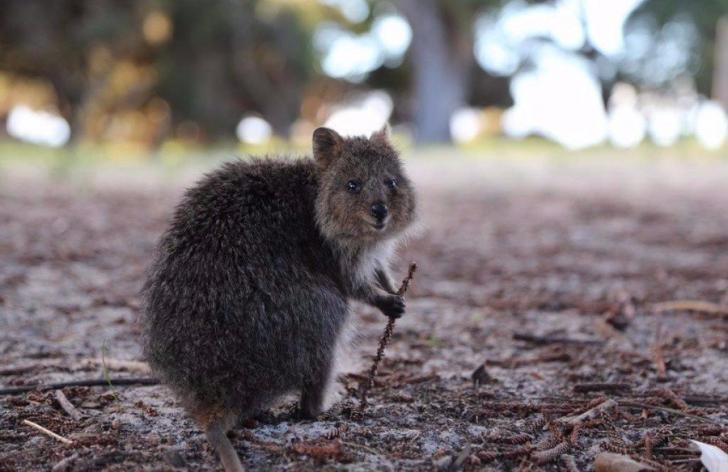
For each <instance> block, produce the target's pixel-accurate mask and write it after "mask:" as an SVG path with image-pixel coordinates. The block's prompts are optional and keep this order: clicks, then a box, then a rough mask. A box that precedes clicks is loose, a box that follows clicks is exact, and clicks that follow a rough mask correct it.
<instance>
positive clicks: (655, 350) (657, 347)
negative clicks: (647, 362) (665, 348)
mask: <svg viewBox="0 0 728 472" xmlns="http://www.w3.org/2000/svg"><path fill="white" fill-rule="evenodd" d="M650 351H651V352H652V362H654V364H655V370H657V376H658V377H659V378H665V376H666V375H667V365H666V364H665V355H664V353H663V352H662V324H661V323H660V324H658V325H657V332H656V333H655V344H653V345H652V348H651V349H650Z"/></svg>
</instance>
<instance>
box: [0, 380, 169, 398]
mask: <svg viewBox="0 0 728 472" xmlns="http://www.w3.org/2000/svg"><path fill="white" fill-rule="evenodd" d="M111 381H112V382H113V383H114V386H115V387H118V386H121V385H159V379H155V378H151V377H130V378H122V379H116V378H112V379H111ZM108 386H109V382H108V381H107V380H106V379H93V380H72V381H70V382H58V383H51V384H34V385H22V386H20V387H8V388H2V389H0V395H17V394H19V393H26V392H32V391H34V390H37V391H39V392H45V391H48V390H58V389H60V388H65V387H108Z"/></svg>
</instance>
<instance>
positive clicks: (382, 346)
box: [357, 262, 417, 415]
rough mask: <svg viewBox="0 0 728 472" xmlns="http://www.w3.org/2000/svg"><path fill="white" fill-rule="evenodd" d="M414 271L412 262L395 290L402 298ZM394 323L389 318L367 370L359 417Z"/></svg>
mask: <svg viewBox="0 0 728 472" xmlns="http://www.w3.org/2000/svg"><path fill="white" fill-rule="evenodd" d="M416 270H417V264H416V263H414V262H412V263H411V264H410V266H409V271H408V272H407V277H405V278H404V280H403V281H402V285H400V286H399V290H397V295H399V296H403V295H404V294H405V293H407V289H408V288H409V284H410V282H411V281H412V278H413V277H414V275H415V271H416ZM395 321H396V318H390V319H389V321H387V326H385V328H384V333H383V334H382V337H381V338H380V339H379V348H377V355H376V357H375V358H374V362H372V367H371V368H370V369H369V376H368V378H367V381H366V383H365V384H364V387H363V388H362V391H361V401H360V402H359V408H358V409H357V414H358V415H361V414H362V413H364V409H365V408H366V407H367V393H368V392H369V389H370V388H372V387H373V386H374V378H375V377H376V376H377V370H378V369H379V363H380V362H381V361H382V358H383V357H384V350H385V349H386V348H387V344H388V343H389V338H391V337H392V332H393V331H394V323H395Z"/></svg>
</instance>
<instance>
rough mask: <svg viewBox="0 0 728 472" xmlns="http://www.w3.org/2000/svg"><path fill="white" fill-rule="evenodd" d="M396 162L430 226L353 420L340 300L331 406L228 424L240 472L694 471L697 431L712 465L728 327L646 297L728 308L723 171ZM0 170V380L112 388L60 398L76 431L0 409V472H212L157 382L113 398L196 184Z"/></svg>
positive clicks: (42, 410) (46, 403)
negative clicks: (243, 471) (169, 226)
mask: <svg viewBox="0 0 728 472" xmlns="http://www.w3.org/2000/svg"><path fill="white" fill-rule="evenodd" d="M408 165H409V168H410V173H411V175H412V177H413V179H414V181H415V182H416V183H417V186H418V189H419V194H420V208H421V223H422V224H421V230H420V231H419V233H418V235H417V236H416V237H413V238H412V240H411V241H410V242H409V244H408V245H407V247H406V249H405V250H404V251H403V252H402V255H401V262H400V264H398V269H399V270H398V274H400V275H402V276H403V275H404V272H405V271H406V266H407V261H409V260H416V261H417V262H418V264H419V270H418V273H417V275H416V277H415V281H414V284H413V286H412V287H411V290H410V292H409V294H408V313H407V315H406V316H405V317H404V318H403V319H402V320H400V321H398V323H397V325H396V328H395V331H394V336H393V338H392V341H391V344H390V346H389V348H388V350H387V353H386V356H385V359H384V362H383V364H382V368H381V370H380V373H379V376H378V377H377V380H376V385H375V388H374V389H373V390H372V391H371V393H370V407H369V409H368V410H367V411H366V414H365V415H364V417H363V418H361V419H359V418H356V417H352V410H353V408H355V406H356V404H357V395H358V389H359V384H360V383H361V382H362V379H363V378H364V377H363V374H365V371H366V370H367V368H368V365H369V363H370V360H371V358H372V357H373V355H374V353H375V351H376V345H377V339H378V337H379V335H380V334H381V332H382V330H383V328H384V325H385V323H386V320H385V319H384V317H382V316H381V315H380V314H378V313H376V312H375V311H374V310H373V309H371V308H368V307H365V306H361V305H355V307H354V311H355V321H356V323H357V325H358V329H357V332H358V334H359V339H358V342H357V344H356V346H355V347H354V355H353V364H352V365H353V366H354V367H353V370H354V373H353V374H350V375H346V376H344V377H342V382H341V383H342V386H343V387H344V388H345V391H346V395H345V397H344V399H343V401H341V402H340V403H338V404H337V405H335V406H334V408H333V409H332V410H331V411H330V412H328V413H326V414H325V415H323V416H322V417H321V418H320V419H319V421H299V420H297V419H296V418H295V416H294V415H292V410H293V402H294V401H295V399H288V400H286V401H284V402H283V403H282V405H281V406H280V407H279V408H276V409H274V410H273V411H271V412H266V413H265V414H263V415H261V416H260V418H257V419H256V420H255V421H249V422H247V423H246V424H244V425H241V426H240V427H239V428H237V429H236V430H235V431H234V432H233V433H232V438H233V443H234V444H235V447H236V448H237V450H238V451H239V452H240V455H241V457H242V460H243V462H244V463H245V465H246V466H247V467H248V468H249V469H251V470H256V469H259V470H306V469H314V468H319V467H325V468H328V469H347V470H370V469H376V470H395V469H396V470H457V469H459V468H464V469H466V470H480V469H486V470H513V469H521V470H541V469H545V470H564V469H566V468H567V467H569V464H570V459H573V460H574V464H575V465H576V467H577V469H578V470H587V469H590V468H591V466H592V463H593V461H594V458H595V456H596V455H597V454H599V452H600V451H616V452H620V453H624V454H628V455H631V456H632V457H634V458H635V459H639V460H641V461H643V462H645V463H649V464H651V465H652V466H654V467H656V468H663V469H665V470H699V468H700V466H699V462H698V461H697V457H698V453H697V452H695V451H694V450H692V449H690V446H689V442H688V440H689V439H699V440H701V441H703V442H709V443H712V444H715V445H717V446H719V447H721V448H723V449H724V450H727V451H728V316H726V315H725V314H723V315H721V314H720V313H717V314H716V313H713V314H710V313H705V312H696V311H690V310H686V309H683V308H684V307H680V306H677V307H675V309H665V308H664V307H663V309H660V306H659V305H656V304H659V303H664V302H669V301H675V300H698V301H703V302H709V303H711V304H717V305H722V306H727V305H728V290H727V289H728V211H726V208H728V187H726V182H728V163H726V162H718V161H713V162H710V161H701V162H695V161H690V162H688V161H683V162H679V161H671V160H664V159H658V160H654V161H641V160H630V161H620V160H619V158H617V157H615V158H613V159H610V158H606V157H599V158H597V157H595V158H592V159H587V160H584V161H577V160H566V161H561V162H557V161H555V160H549V159H535V158H534V159H531V160H497V159H496V160H490V161H484V160H469V159H467V158H439V159H438V158H437V157H436V156H430V157H425V158H421V159H410V160H409V162H408ZM3 172H4V174H3V175H2V176H0V388H7V387H14V386H23V385H28V384H35V383H48V382H58V381H67V380H75V379H99V378H102V377H103V375H104V371H106V372H107V373H108V375H110V376H111V377H112V382H111V383H112V387H108V386H106V387H71V388H65V389H64V390H63V392H64V393H65V396H66V397H67V398H68V400H69V401H70V402H71V403H72V404H74V405H75V407H76V408H77V409H78V411H79V412H80V413H81V417H80V419H78V420H76V419H73V418H71V417H70V416H69V414H68V413H67V412H66V411H64V409H62V408H61V406H60V405H59V403H58V400H57V397H56V395H55V394H54V392H51V391H48V392H38V391H35V392H30V393H23V394H18V395H4V396H0V470H50V469H51V468H52V467H54V466H57V468H56V469H54V470H100V469H106V470H141V469H143V470H173V469H177V470H184V469H193V470H219V469H220V467H219V465H218V462H217V459H216V457H215V456H214V455H213V453H212V451H211V450H210V448H209V447H208V446H207V444H206V441H205V439H204V437H203V435H202V434H201V433H200V431H199V430H198V429H197V428H196V427H195V425H194V424H193V423H192V422H191V421H190V420H189V419H187V418H186V417H185V415H184V413H183V412H182V410H181V409H180V408H179V407H178V405H177V404H176V403H175V401H174V399H173V398H172V397H171V396H170V394H169V392H168V390H167V389H166V388H164V387H161V386H143V387H140V386H113V383H114V380H113V379H116V378H126V377H132V376H137V377H138V376H145V375H148V374H146V373H145V372H144V370H143V365H141V366H140V365H138V364H136V363H134V362H131V363H129V362H127V363H124V362H119V361H139V360H141V359H140V350H139V342H138V335H139V332H138V326H137V325H136V323H135V320H136V317H137V315H138V310H139V298H138V295H137V292H138V290H139V288H140V285H141V282H142V278H143V273H144V269H145V267H146V264H147V263H148V261H149V259H150V257H151V255H152V253H153V249H154V245H155V243H156V239H157V238H158V236H159V234H160V233H161V231H162V230H163V228H164V224H165V220H166V218H167V216H168V215H169V213H170V211H171V208H172V206H173V205H174V203H175V201H176V199H177V198H178V197H179V195H180V192H181V191H182V189H183V187H184V185H186V184H188V183H189V182H190V181H191V179H194V178H195V177H196V176H197V175H199V173H198V169H196V168H195V169H191V170H189V169H188V170H186V171H176V172H175V173H174V175H164V173H161V172H160V171H159V170H157V171H155V172H147V173H142V174H140V173H139V171H138V169H128V168H114V169H111V168H105V169H101V170H97V171H94V172H90V171H89V172H84V173H83V175H80V174H79V175H74V176H73V177H72V178H69V179H58V178H51V177H48V176H45V175H44V173H42V172H36V171H28V169H27V168H26V169H21V170H8V169H4V170H3ZM690 306H692V305H689V306H688V308H690ZM711 306H712V305H711ZM668 308H669V307H668ZM102 358H103V359H102ZM104 365H105V367H104ZM479 368H480V369H479ZM476 369H478V370H477V374H476V375H475V381H474V378H473V374H474V372H476ZM605 402H606V403H605ZM597 405H601V406H600V407H598V408H597V411H594V412H593V414H591V415H589V417H588V418H584V419H582V420H578V421H575V422H574V421H571V422H569V421H570V420H571V418H570V416H573V415H578V414H580V413H583V412H585V411H587V410H589V409H591V408H593V407H595V406H597ZM23 420H31V421H34V422H36V423H38V424H40V425H42V426H45V427H46V428H49V429H51V430H53V431H55V432H56V433H58V434H60V435H62V436H64V437H65V438H67V439H69V440H70V441H72V444H70V445H68V444H64V443H62V442H59V441H57V440H54V439H51V438H49V437H47V436H45V435H42V434H40V433H39V432H38V431H37V430H35V429H32V428H30V427H28V426H27V425H26V424H24V423H23ZM572 465H573V464H572Z"/></svg>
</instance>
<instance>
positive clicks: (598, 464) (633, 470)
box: [594, 452, 655, 472]
mask: <svg viewBox="0 0 728 472" xmlns="http://www.w3.org/2000/svg"><path fill="white" fill-rule="evenodd" d="M645 470H655V469H653V468H652V467H650V466H649V465H647V464H642V463H641V462H637V461H636V460H634V459H632V458H631V457H629V456H625V455H623V454H615V453H613V452H600V453H599V454H598V455H597V458H596V459H594V472H642V471H645Z"/></svg>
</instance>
